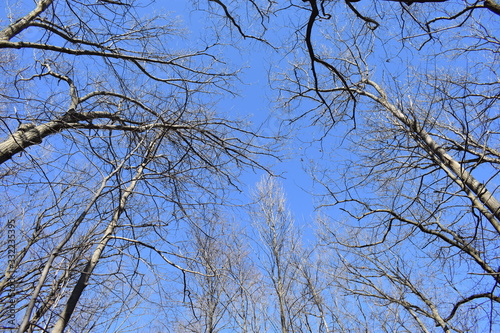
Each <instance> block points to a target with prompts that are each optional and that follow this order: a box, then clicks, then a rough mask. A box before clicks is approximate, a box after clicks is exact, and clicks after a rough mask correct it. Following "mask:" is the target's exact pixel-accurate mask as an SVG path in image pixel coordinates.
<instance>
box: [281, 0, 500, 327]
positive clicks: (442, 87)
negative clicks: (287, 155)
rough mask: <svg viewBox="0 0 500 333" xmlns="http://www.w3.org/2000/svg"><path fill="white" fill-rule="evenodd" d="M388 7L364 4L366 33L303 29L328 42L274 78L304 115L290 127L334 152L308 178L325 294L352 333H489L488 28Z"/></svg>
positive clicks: (479, 14) (493, 53)
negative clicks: (347, 302)
mask: <svg viewBox="0 0 500 333" xmlns="http://www.w3.org/2000/svg"><path fill="white" fill-rule="evenodd" d="M394 5H395V4H389V3H387V4H383V5H382V4H380V5H373V6H383V7H384V8H385V9H386V10H385V11H379V12H376V11H372V12H370V13H372V14H371V15H372V16H370V17H371V18H374V19H375V21H377V22H378V24H379V25H378V26H377V27H374V26H372V25H369V22H367V21H366V20H362V19H359V20H358V23H359V25H356V26H354V27H353V28H351V27H346V26H345V25H344V22H343V21H342V20H340V19H335V18H334V17H332V18H331V20H330V21H331V22H330V25H328V23H324V24H322V23H321V22H320V21H319V20H317V19H316V18H315V21H314V25H315V26H316V25H318V27H319V26H320V25H322V27H323V28H324V29H325V30H324V31H328V32H327V33H325V34H324V35H323V36H320V35H319V34H313V33H311V34H310V35H309V36H308V38H310V39H311V42H308V43H309V44H308V46H306V48H305V51H307V53H306V56H305V57H304V59H302V60H301V59H298V60H297V62H296V68H295V71H294V72H295V73H296V75H293V76H292V75H289V74H286V75H284V76H283V78H284V79H285V81H284V82H286V83H285V85H284V87H285V89H286V90H287V92H288V93H289V94H288V97H289V98H288V100H286V101H285V102H286V103H287V104H288V105H290V106H292V107H293V106H294V105H297V104H296V103H297V102H298V101H300V102H301V103H303V104H302V106H303V105H304V104H305V103H308V104H307V105H308V106H310V108H309V109H308V110H310V111H307V112H306V113H304V112H302V115H299V117H300V116H305V115H311V116H312V117H313V119H314V121H315V122H316V123H318V124H322V125H323V126H324V128H325V131H324V132H323V135H322V136H320V137H319V139H321V140H322V143H323V145H326V144H328V145H329V146H330V147H334V149H332V150H331V151H330V152H329V154H331V155H330V156H333V158H332V160H330V161H329V164H328V165H327V166H323V167H321V166H317V167H316V171H318V172H316V174H315V176H316V179H317V181H318V182H320V183H321V184H323V185H324V187H325V189H326V194H325V196H324V200H325V201H323V202H322V205H323V207H325V209H326V208H327V207H328V208H329V209H331V212H332V221H331V222H330V223H324V224H323V226H324V230H323V237H324V240H325V243H324V244H325V246H326V248H329V249H331V250H332V257H333V258H335V259H334V260H332V262H331V267H332V271H334V272H336V274H337V276H336V277H335V276H332V277H331V279H332V281H336V279H337V278H338V277H340V279H341V281H337V282H335V283H334V282H332V284H335V285H337V286H338V287H339V288H342V289H343V290H344V293H345V295H346V296H348V295H351V296H352V297H353V299H359V300H361V305H360V306H354V305H355V304H354V305H353V308H354V309H357V311H358V313H359V317H364V318H368V319H367V320H365V321H364V322H360V323H359V326H358V327H359V328H358V329H359V330H363V327H364V328H366V329H367V330H370V331H380V330H388V331H394V330H397V331H399V330H407V331H423V332H425V331H433V330H434V327H439V329H440V330H442V331H444V332H451V331H456V332H465V331H496V330H497V329H498V325H499V323H498V320H497V317H498V309H499V307H498V302H499V300H500V298H499V297H498V293H497V284H498V282H499V280H498V277H499V270H498V267H500V265H499V263H498V246H497V244H498V239H499V236H500V235H499V231H500V230H499V222H500V215H499V213H500V206H499V201H498V198H497V192H498V175H499V173H498V162H499V161H500V160H499V156H500V155H499V154H498V144H497V142H498V120H499V118H498V116H497V112H496V110H497V109H498V97H497V91H498V88H499V86H498V78H497V72H498V39H497V38H496V37H495V36H496V35H497V34H496V32H497V31H498V30H497V28H496V23H497V21H498V17H497V16H496V15H495V14H494V13H491V12H490V11H483V10H482V9H484V7H483V6H482V5H480V4H478V3H474V4H471V5H470V6H469V5H467V4H465V5H459V4H458V3H454V2H452V1H450V2H444V3H442V4H433V5H430V4H419V5H418V6H419V7H416V6H417V4H415V5H413V6H412V7H411V9H409V8H408V7H405V6H402V7H397V8H398V9H395V8H396V7H390V6H394ZM332 6H333V5H332ZM431 6H432V8H433V9H438V12H436V11H431V10H430V7H431ZM329 8H333V7H327V6H324V7H323V10H324V13H328V10H329ZM337 8H338V7H337ZM330 10H331V11H332V12H333V9H330ZM345 10H346V13H348V12H349V11H351V9H350V8H349V6H348V8H346V9H345ZM382 12H383V13H384V15H380V16H383V17H380V18H377V15H379V14H377V13H382ZM318 15H319V14H318ZM324 15H325V14H323V16H324ZM382 19H383V21H382ZM381 22H384V24H381ZM395 27H400V30H399V31H395ZM318 30H319V29H318ZM394 36H397V37H399V38H400V42H395V41H394V39H392V38H394ZM314 41H316V43H317V44H319V43H320V41H321V43H322V44H323V47H322V48H321V49H320V48H319V47H316V46H315V45H317V44H314ZM311 49H312V50H314V57H308V56H307V54H309V55H310V54H311ZM393 50H397V51H393ZM417 57H420V58H422V59H425V60H426V62H424V63H423V64H422V63H419V62H417V61H415V59H416V58H417ZM316 58H317V59H319V60H320V61H318V60H317V59H316ZM311 60H312V62H313V63H315V64H316V67H315V66H313V67H312V69H311V71H312V72H310V71H308V70H307V66H308V64H310V63H311ZM484 63H487V64H488V65H486V66H483V64H484ZM375 66H376V67H377V69H376V70H375V69H374V68H375ZM334 69H335V70H334ZM308 73H310V75H308ZM339 75H342V76H343V80H339V79H338V77H339ZM304 99H307V102H306V101H304ZM297 119H298V118H297ZM345 120H349V121H347V122H345ZM325 133H326V134H325ZM319 170H321V171H319ZM382 309H384V310H382ZM387 309H389V311H390V315H389V316H388V315H387V313H386V315H385V316H381V315H380V313H381V312H383V311H386V310H387ZM373 318H377V320H372V319H373Z"/></svg>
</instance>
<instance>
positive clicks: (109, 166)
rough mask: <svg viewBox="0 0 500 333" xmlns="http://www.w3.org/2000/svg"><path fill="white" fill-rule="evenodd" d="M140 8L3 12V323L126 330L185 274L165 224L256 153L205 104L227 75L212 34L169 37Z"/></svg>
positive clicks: (76, 6)
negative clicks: (182, 42) (202, 39)
mask: <svg viewBox="0 0 500 333" xmlns="http://www.w3.org/2000/svg"><path fill="white" fill-rule="evenodd" d="M20 5H21V3H20ZM142 5H143V4H141V3H140V2H136V1H100V2H97V3H95V2H92V1H83V2H82V1H57V0H41V1H38V2H37V3H36V6H35V7H34V8H33V9H32V10H31V11H30V12H29V13H26V12H25V10H26V9H25V8H26V7H24V6H20V7H16V6H12V8H11V12H10V13H11V16H10V17H9V18H8V20H10V21H9V23H5V21H2V22H3V25H2V28H1V30H0V52H1V62H0V65H1V70H2V71H1V74H0V75H1V77H2V87H0V94H1V95H0V112H1V119H2V126H1V131H2V136H3V137H2V142H1V143H0V163H1V164H2V165H1V168H2V169H1V171H0V177H1V180H2V185H3V186H4V187H5V188H6V189H7V191H5V192H4V193H2V194H1V196H2V203H1V204H0V205H1V206H2V209H1V211H2V218H3V219H6V220H8V221H13V222H12V225H14V226H15V231H16V235H15V249H16V253H15V256H14V259H13V260H12V261H9V263H10V267H11V269H9V270H6V271H5V272H3V274H2V276H1V279H0V291H1V296H0V297H1V299H2V304H4V305H5V306H2V308H1V309H0V316H1V318H2V322H7V319H8V318H10V312H9V307H7V306H6V305H8V304H13V306H14V307H15V309H16V317H15V318H14V319H15V320H13V322H15V325H13V326H10V328H11V329H16V330H18V331H19V332H35V331H54V332H62V331H78V332H84V331H92V330H102V331H105V330H109V331H114V332H118V331H122V330H130V329H132V330H134V329H136V328H138V327H139V326H137V325H141V324H140V323H136V322H135V319H134V318H135V317H138V316H141V315H142V316H147V315H148V313H150V308H149V309H148V308H147V307H145V306H144V305H142V304H141V303H143V302H146V303H148V304H149V305H148V307H153V306H156V307H158V308H161V307H162V306H163V305H164V304H163V300H162V299H161V297H159V296H152V297H151V298H150V299H148V297H147V296H148V295H166V293H165V290H168V287H167V286H168V285H169V284H172V283H173V284H175V283H179V281H176V280H175V278H174V277H175V276H177V274H188V273H190V272H191V271H190V270H189V269H188V268H185V267H181V265H180V264H178V263H177V262H179V263H182V262H183V260H184V259H182V258H183V257H182V255H181V253H179V248H178V247H177V246H175V244H174V243H173V242H172V240H171V239H170V230H171V228H175V226H179V225H181V224H182V221H185V219H187V220H189V217H190V214H192V213H193V211H194V210H196V207H200V206H207V205H208V206H210V205H217V204H221V203H223V202H224V200H225V199H224V197H225V194H226V193H227V192H228V185H229V186H234V185H235V184H236V183H237V175H238V173H239V171H240V170H241V169H242V168H243V167H245V166H252V167H258V168H260V167H261V166H260V165H259V164H258V163H257V162H256V159H255V158H256V155H257V154H261V153H266V154H267V152H266V151H265V150H263V149H261V147H259V146H258V144H257V143H256V142H259V145H260V144H262V142H263V141H262V140H260V139H259V140H256V139H257V135H256V134H255V133H254V132H253V131H252V130H251V128H250V127H247V126H245V123H244V122H242V121H239V120H237V119H235V120H234V121H232V120H230V119H229V117H227V115H223V114H221V113H218V112H216V109H215V107H214V105H215V104H216V99H215V98H214V96H217V94H223V93H226V92H229V88H230V84H231V81H230V80H231V79H232V78H234V77H235V73H234V72H230V71H228V70H226V68H225V67H226V66H225V65H224V64H223V62H222V61H221V59H219V58H217V57H215V56H214V55H213V54H212V49H215V48H217V46H218V41H217V39H212V41H213V43H211V44H206V45H196V46H192V45H188V46H186V47H184V46H183V47H180V48H179V49H177V50H176V49H175V48H174V47H173V46H172V45H175V44H176V43H175V40H176V38H180V37H179V36H180V35H181V32H182V33H185V32H183V31H182V30H181V29H180V28H179V25H178V24H177V23H176V20H175V19H171V18H168V17H163V16H152V17H147V14H145V9H143V7H142ZM214 53H215V52H214ZM192 216H194V215H192ZM192 223H196V222H193V221H192ZM2 228H4V225H2ZM5 228H7V226H5ZM4 230H7V229H4ZM7 237H8V234H7V233H2V244H7V242H8V238H7ZM7 250H8V248H7V246H6V245H5V246H2V249H1V251H7ZM2 262H3V263H7V257H6V258H5V259H3V256H2ZM4 267H7V266H6V265H5V266H4ZM161 276H165V277H167V278H160V277H161ZM169 276H172V279H169V278H168V277H169ZM181 283H182V281H181Z"/></svg>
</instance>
